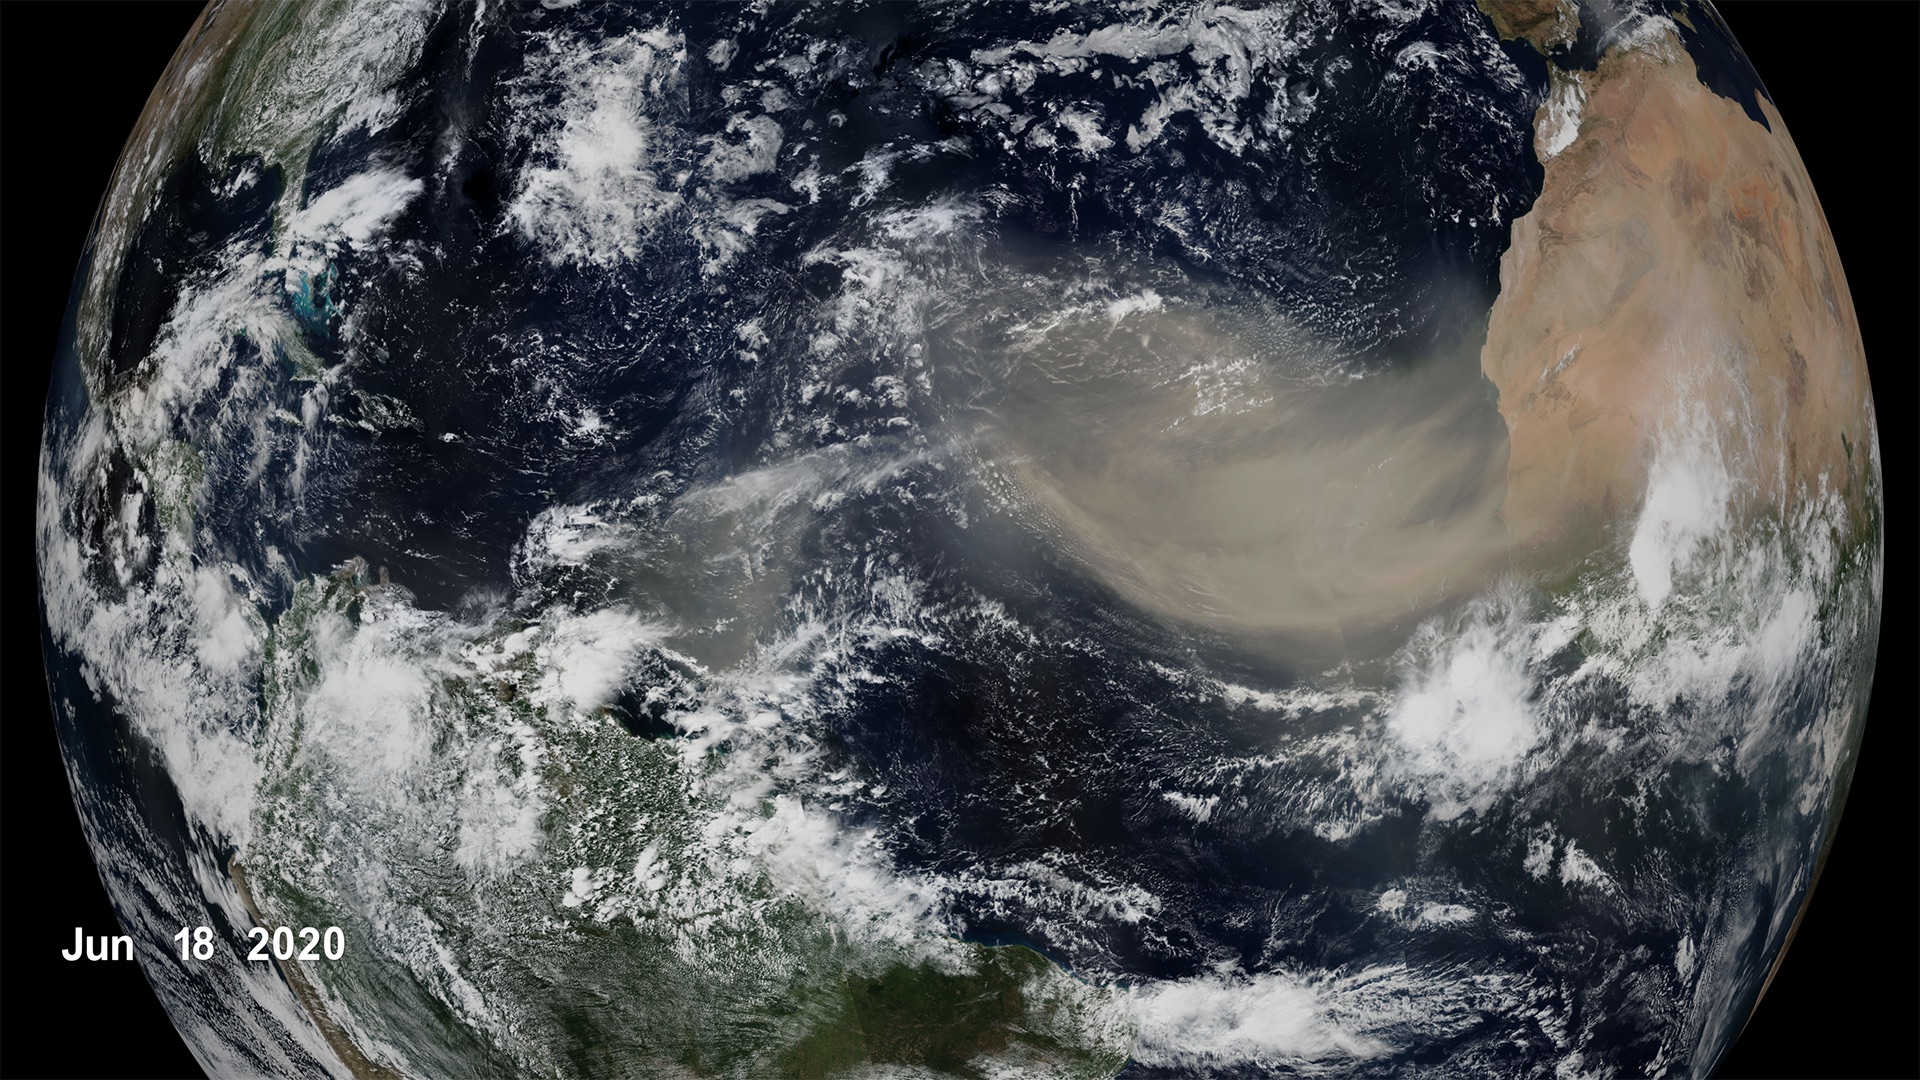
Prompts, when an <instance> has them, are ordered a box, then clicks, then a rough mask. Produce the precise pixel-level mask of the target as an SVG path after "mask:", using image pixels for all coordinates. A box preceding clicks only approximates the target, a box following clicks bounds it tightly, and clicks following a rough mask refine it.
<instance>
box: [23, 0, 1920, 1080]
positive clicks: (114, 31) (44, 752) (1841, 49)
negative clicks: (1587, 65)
mask: <svg viewBox="0 0 1920 1080" xmlns="http://www.w3.org/2000/svg"><path fill="white" fill-rule="evenodd" d="M197 12H198V6H197V5H196V4H192V3H187V4H161V3H151V4H137V5H136V4H124V3H122V4H105V3H89V4H71V5H61V4H53V3H23V2H5V3H0V79H3V80H4V81H3V83H0V208H3V212H0V253H3V255H4V262H3V263H0V336H3V338H4V343H5V344H4V352H3V353H0V356H3V357H4V363H5V368H4V370H5V372H6V376H7V377H6V379H5V381H4V382H3V383H0V387H3V388H4V389H0V393H3V394H4V397H5V403H6V411H5V425H4V432H5V435H4V444H5V450H4V458H5V470H6V480H5V489H4V490H5V499H4V503H0V507H4V513H0V518H3V519H4V523H5V538H6V548H5V550H6V554H7V560H6V564H5V565H6V573H5V576H4V589H5V593H4V601H5V607H4V611H5V618H4V621H3V622H0V628H4V633H5V644H6V651H5V657H6V663H5V668H4V671H5V676H6V679H5V682H4V684H0V685H3V686H4V698H3V699H0V700H4V711H0V737H3V738H4V744H3V746H4V749H3V750H0V769H3V770H4V773H3V775H0V794H3V795H4V809H3V810H0V825H3V826H4V833H0V1074H4V1075H5V1076H10V1077H37V1076H46V1077H55V1076H72V1077H94V1076H103V1077H167V1076H199V1075H200V1071H199V1069H198V1067H197V1066H196V1065H195V1063H194V1061H193V1058H192V1057H191V1056H190V1055H189V1054H188V1053H187V1051H186V1048H185V1046H184V1045H183V1044H182V1043H181V1041H180V1039H179V1037H178V1036H176V1035H175V1034H174V1033H173V1029H172V1026H171V1025H170V1024H169V1022H168V1020H167V1018H166V1015H165V1014H164V1013H163V1012H162V1011H161V1009H160V1007H159V1005H158V1004H157V1002H156V1001H155V999H154V997H153V995H152V992H151V991H150V990H149V989H148V987H147V984H146V981H145V979H144V978H143V977H142V975H141V974H140V971H139V969H138V967H137V966H136V965H134V964H129V963H119V964H113V963H101V964H89V963H78V964H70V963H67V962H65V961H63V960H61V959H60V958H59V955H58V953H59V950H60V949H62V948H64V947H66V946H67V945H68V944H70V943H71V942H72V933H73V928H74V927H75V926H76V925H79V926H84V927H86V928H87V930H88V931H89V932H91V933H118V932H119V929H118V926H117V923H116V922H115V919H114V916H113V912H112V911H111V909H110V908H109V907H108V905H107V901H106V895H105V893H104V891H103V890H102V889H101V887H100V884H99V878H98V877H97V876H96V874H95V872H94V868H93V863H92V859H91V857H90V855H89V854H88V852H87V849H86V845H85V843H84V841H83V840H82V838H81V834H80V827H79V821H78V819H77V817H76V816H75V814H74V810H73V804H72V800H71V797H70V796H69V793H68V791H67V785H66V779H65V773H64V771H63V770H62V767H61V764H60V761H59V756H58V755H59V750H58V747H57V745H56V742H55V738H54V733H53V728H52V723H51V717H50V715H49V711H48V705H47V696H46V686H45V682H44V672H43V670H42V667H41V663H40V659H39V652H40V650H39V643H38V629H37V621H38V616H37V613H36V610H35V608H36V603H37V601H36V587H35V575H34V570H33V559H34V555H33V545H32V526H33V513H34V509H33V507H34V495H33V491H34V463H35V460H36V458H37V455H38V447H39V431H40V414H41V409H42V405H43V403H44V401H45V397H46V380H47V371H48V367H49V365H50V363H51V359H52V356H53V350H54V339H55V336H56V334H57V332H58V329H59V323H60V317H61V313H62V309H63V308H64V306H65V302H66V295H67V288H68V285H69V280H70V277H71V275H72V273H73V269H74V266H75V264H76V262H77V261H78V257H79V254H80V248H81V244H82V241H83V240H84V238H85V235H86V231H87V227H88V225H89V223H90V221H91V218H92V215H93V211H94V207H95V205H96V203H97V201H98V199H99V196H100V194H101V192H102V191H103V190H104V189H105V187H106V183H107V178H108V173H109V171H110V170H111V168H112V166H113V163H114V160H115V159H116V157H117V156H118V154H119V152H120V148H121V144H122V142H123V140H124V139H125V138H126V135H127V133H128V131H130V130H131V128H132V126H133V123H134V120H135V118H136V117H137V116H138V114H139V111H140V108H141V105H142V104H143V103H144V101H145V99H146V96H147V93H148V91H149V90H150V89H151V88H152V86H153V84H154V82H155V81H156V79H157V78H158V76H159V74H160V71H161V69H162V68H163V67H164V66H165V64H166V62H167V59H168V58H169V56H170V55H171V54H172V52H173V49H174V47H175V45H176V44H177V43H178V42H179V41H180V39H181V38H182V36H183V35H184V33H185V32H186V30H187V28H188V27H189V26H190V25H191V24H192V22H193V19H194V18H195V16H196V14H197ZM1723 14H1724V15H1725V17H1726V20H1727V22H1728V24H1729V25H1730V26H1731V27H1732V28H1733V30H1734V32H1735V34H1736V35H1737V36H1738V37H1739V39H1740V41H1741V43H1742V44H1743V45H1744V46H1745V48H1746V50H1747V53H1748V55H1749V56H1750V57H1751V58H1752V60H1753V62H1754V66H1755V68H1756V69H1758V70H1759V71H1760V73H1761V76H1762V78H1764V79H1765V80H1766V82H1767V85H1768V88H1769V89H1770V90H1771V91H1772V92H1773V95H1774V97H1775V99H1776V101H1777V103H1778V105H1779V108H1780V110H1781V112H1782V114H1783V115H1784V116H1785V117H1786V119H1787V125H1788V128H1789V130H1790V131H1791V132H1792V134H1793V137H1794V139H1795V141H1796V142H1797V143H1798V144H1799V147H1800V150H1801V153H1802V155H1803V156H1804V157H1805V159H1806V162H1807V168H1808V169H1809V171H1811V173H1812V175H1813V179H1814V183H1815V186H1816V187H1817V188H1818V190H1819V191H1820V193H1821V196H1822V199H1823V203H1824V206H1825V209H1826V213H1827V217H1828V220H1829V222H1830V223H1831V224H1832V226H1833V231H1834V234H1835V236H1836V238H1837V240H1838V243H1839V247H1840V254H1841V257H1842V258H1843V260H1844V261H1845V264H1846V269H1847V277H1848V281H1849V284H1850V286H1851V288H1852V290H1853V296H1854V300H1855V303H1856V305H1857V306H1858V308H1859V312H1860V323H1861V328H1862V331H1863V333H1864V334H1865V337H1866V347H1867V357H1868V361H1869V363H1870V364H1871V365H1872V371H1873V385H1874V392H1875V397H1876V400H1877V402H1878V411H1879V421H1880V439H1881V445H1882V450H1883V455H1884V457H1883V460H1884V463H1885V469H1886V486H1887V490H1888V492H1889V496H1888V507H1887V538H1886V539H1887V554H1888V559H1887V577H1886V594H1885V595H1886V613H1887V618H1888V623H1887V624H1886V626H1885V627H1884V628H1883V630H1882V637H1881V647H1880V660H1879V681H1878V684H1877V685H1876V686H1875V688H1874V696H1873V714H1872V719H1871V721H1870V722H1869V723H1868V725H1867V733H1866V741H1865V745H1864V747H1863V750H1862V753H1861V761H1860V766H1859V770H1858V773H1857V774H1856V777H1855V781H1854V787H1853V794H1852V797H1851V800H1850V801H1849V803H1848V806H1847V809H1846V814H1845V821H1844V825H1843V827H1842V828H1841V829H1840V832H1839V836H1838V839H1837V840H1836V841H1835V844H1834V848H1833V852H1832V856H1831V859H1830V861H1829V863H1828V865H1827V868H1826V872H1825V875H1824V876H1823V877H1822V879H1821V881H1820V883H1819V887H1818V890H1817V891H1816V893H1815V895H1814V897H1813V902H1812V905H1811V907H1810V908H1809V911H1808V914H1807V916H1806V920H1805V922H1804V924H1803V925H1802V927H1801V929H1800V932H1799V935H1798V937H1797V938H1796V940H1795V941H1794V944H1793V948H1792V949H1791V951H1790V952H1789V953H1788V956H1787V959H1786V962H1785V964H1784V965H1783V966H1782V968H1781V970H1780V973H1779V977H1778V978H1777V979H1776V981H1775V982H1774V984H1773V987H1772V989H1771V990H1770V991H1769V993H1768V995H1767V997H1766V999H1765V1001H1764V1002H1763V1003H1762V1004H1761V1006H1760V1009H1759V1011H1758V1012H1757V1013H1756V1014H1755V1016H1754V1017H1753V1019H1752V1021H1751V1022H1750V1024H1749V1025H1748V1028H1747V1030H1746V1032H1745V1034H1744V1035H1743V1036H1742V1037H1741V1039H1740V1041H1739V1043H1738V1044H1737V1045H1736V1046H1735V1047H1734V1049H1733V1051H1732V1053H1731V1054H1730V1055H1729V1057H1728V1059H1727V1060H1726V1061H1725V1062H1724V1063H1723V1064H1722V1068H1721V1070H1720V1072H1719V1074H1718V1075H1721V1076H1729V1077H1815V1076H1835V1077H1839V1076H1920V1034H1916V1025H1920V992H1917V990H1920V934H1916V930H1917V929H1920V903H1917V902H1916V899H1917V896H1920V893H1917V891H1916V879H1917V878H1920V873H1917V871H1920V829H1917V828H1916V825H1917V824H1920V797H1917V795H1920V741H1917V740H1916V724H1915V721H1914V718H1913V715H1912V714H1911V713H1906V714H1903V715H1906V716H1907V719H1905V720H1900V719H1896V718H1895V717H1894V716H1893V707H1892V704H1891V700H1890V699H1891V693H1890V691H1889V683H1890V682H1892V681H1893V680H1894V679H1896V678H1899V677H1902V676H1901V672H1902V671H1903V670H1905V665H1906V664H1909V663H1912V662H1913V659H1914V653H1913V652H1912V651H1911V650H1912V646H1911V645H1910V644H1908V642H1909V638H1908V633H1907V627H1906V626H1904V625H1902V623H1903V621H1904V620H1905V619H1908V618H1912V617H1913V615H1912V613H1911V611H1910V609H1907V608H1906V607H1905V605H1904V604H1903V603H1901V602H1900V601H1899V599H1898V598H1899V597H1901V596H1909V597H1910V596H1911V595H1912V594H1910V593H1908V592H1907V591H1906V590H1907V589H1908V588H1909V587H1910V585H1909V583H1908V578H1907V569H1908V567H1909V565H1910V564H1908V563H1907V561H1906V559H1907V558H1908V557H1910V556H1911V553H1912V551H1913V549H1912V548H1910V547H1908V546H1907V545H1908V544H1909V543H1911V541H1910V540H1909V539H1908V537H1909V534H1908V533H1906V531H1905V530H1906V529H1907V528H1909V527H1910V524H1909V519H1908V517H1907V514H1908V513H1909V512H1911V509H1912V505H1913V504H1912V502H1911V500H1910V499H1909V498H1908V492H1909V491H1910V490H1911V489H1910V488H1908V486H1907V485H1908V483H1910V480H1909V478H1908V474H1907V473H1906V470H1907V468H1908V467H1909V461H1910V459H1909V458H1908V456H1907V453H1906V451H1907V448H1908V447H1909V446H1910V445H1911V438H1910V435H1911V432H1910V430H1909V429H1908V428H1907V427H1906V424H1907V423H1908V418H1907V417H1906V416H1905V414H1904V412H1903V411H1902V409H1901V407H1900V406H1899V405H1898V402H1899V401H1902V400H1908V399H1906V398H1905V397H1904V395H1903V396H1901V397H1899V398H1896V397H1895V393H1894V389H1893V383H1892V377H1891V371H1892V369H1893V367H1894V365H1896V364H1899V365H1903V366H1904V365H1905V364H1908V363H1911V362H1913V361H1914V359H1915V357H1916V355H1917V353H1920V348H1917V347H1916V334H1915V328H1916V307H1917V301H1920V281H1917V280H1916V263H1917V262H1920V256H1916V251H1917V250H1920V247H1917V246H1916V245H1917V244H1920V225H1917V224H1916V213H1915V211H1916V207H1920V178H1917V176H1916V168H1915V161H1916V148H1917V147H1920V110H1917V108H1916V105H1920V80H1916V62H1915V49H1916V46H1920V4H1914V3H1879V4H1868V5H1839V4H1822V5H1794V4H1787V3H1735V4H1729V5H1728V6H1727V7H1725V8H1724V9H1723ZM1902 378H1903V379H1904V376H1903V377H1902ZM1899 656H1905V657H1907V660H1905V661H1900V660H1899V659H1898V657H1899ZM1907 676H1908V677H1911V671H1907ZM159 944H161V945H162V947H165V943H159Z"/></svg>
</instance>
